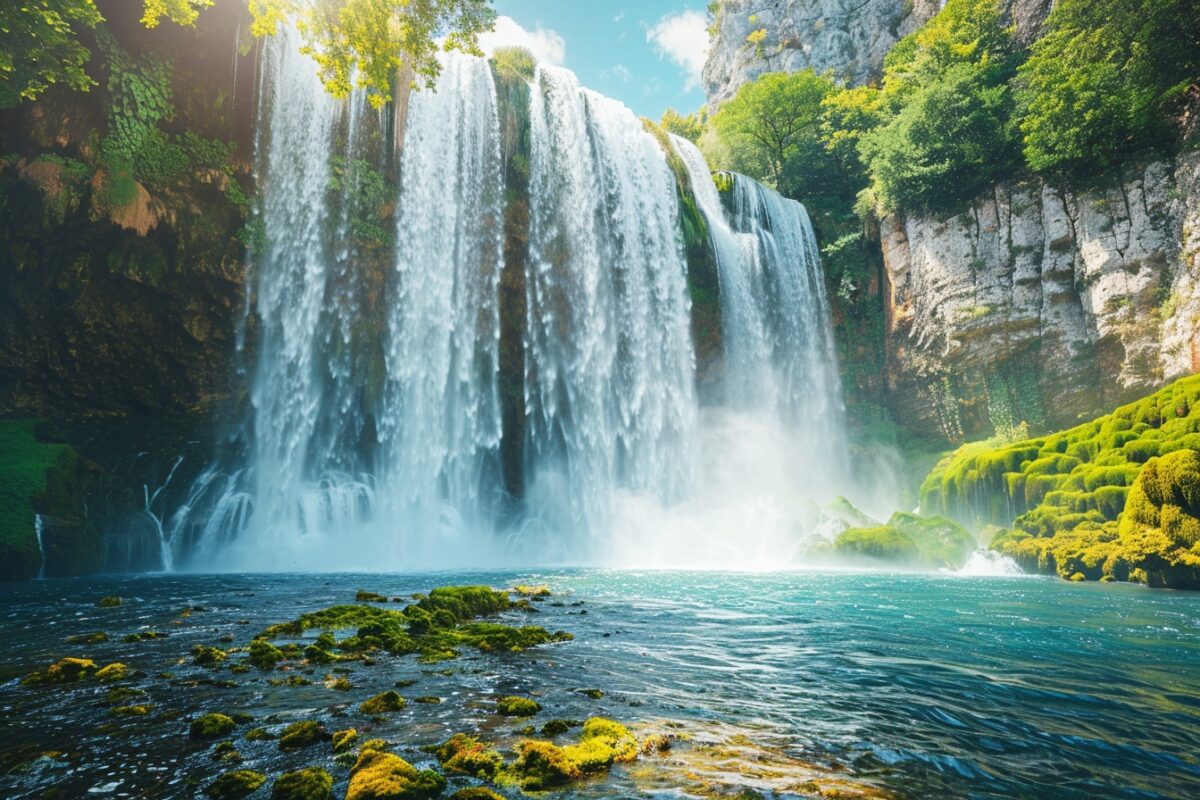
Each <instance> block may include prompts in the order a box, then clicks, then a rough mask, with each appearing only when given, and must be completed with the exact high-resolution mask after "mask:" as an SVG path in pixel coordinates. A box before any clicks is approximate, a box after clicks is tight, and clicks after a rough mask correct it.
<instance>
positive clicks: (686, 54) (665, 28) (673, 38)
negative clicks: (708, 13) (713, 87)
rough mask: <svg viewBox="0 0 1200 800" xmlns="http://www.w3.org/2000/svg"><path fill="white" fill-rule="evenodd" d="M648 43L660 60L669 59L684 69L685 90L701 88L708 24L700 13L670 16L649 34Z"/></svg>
mask: <svg viewBox="0 0 1200 800" xmlns="http://www.w3.org/2000/svg"><path fill="white" fill-rule="evenodd" d="M646 41H647V42H651V43H652V44H653V45H654V49H655V50H657V51H658V53H659V56H660V57H661V56H666V57H667V58H669V59H671V60H672V61H674V62H675V63H676V64H678V65H679V66H680V67H682V68H683V72H684V74H685V75H686V76H687V83H686V84H685V85H684V89H694V88H696V87H697V86H699V85H700V71H701V70H702V69H704V59H706V58H707V57H708V48H709V41H708V20H707V19H706V18H705V16H704V14H703V13H701V12H699V11H693V10H688V11H681V12H679V13H678V14H667V15H666V16H664V17H663V18H662V19H660V20H659V21H658V23H657V24H655V25H653V26H652V27H650V28H649V29H648V30H647V31H646Z"/></svg>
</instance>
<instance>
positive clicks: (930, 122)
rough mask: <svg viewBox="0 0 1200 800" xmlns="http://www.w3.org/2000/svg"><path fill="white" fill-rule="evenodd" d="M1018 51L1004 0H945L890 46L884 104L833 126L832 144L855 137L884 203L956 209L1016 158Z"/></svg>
mask: <svg viewBox="0 0 1200 800" xmlns="http://www.w3.org/2000/svg"><path fill="white" fill-rule="evenodd" d="M1018 59H1019V55H1018V52H1017V49H1016V46H1015V44H1014V42H1013V37H1012V29H1011V27H1010V26H1008V25H1007V24H1006V18H1005V14H1004V11H1003V9H1002V8H1001V7H1000V3H999V2H998V0H949V2H947V3H946V6H945V8H943V9H942V11H941V12H940V13H939V14H938V15H937V16H935V17H934V18H933V19H932V20H930V22H929V23H928V24H926V25H925V26H924V27H922V28H921V29H920V30H918V31H917V32H915V33H913V34H911V35H910V36H908V37H906V38H905V39H904V40H902V41H901V42H900V43H899V44H897V46H896V47H895V48H894V49H893V50H892V52H891V53H890V54H889V56H888V58H887V59H886V62H885V67H884V78H883V88H882V91H881V94H880V98H879V103H880V105H878V106H876V105H874V103H870V104H863V105H865V106H866V109H868V110H869V111H870V113H866V112H865V111H864V113H863V114H861V115H860V117H859V119H858V120H857V123H865V124H867V125H868V126H869V127H868V128H867V129H866V130H856V129H854V128H851V129H850V130H848V131H846V132H843V134H842V137H841V138H840V139H839V138H838V137H836V136H833V135H831V134H830V132H829V131H828V130H827V131H826V141H827V146H828V145H830V144H832V145H834V147H835V148H836V147H837V146H838V143H839V142H840V143H841V146H842V149H843V151H844V147H845V144H846V142H848V141H851V140H854V139H857V147H858V151H859V154H860V156H861V157H862V159H863V162H864V164H865V165H866V167H867V170H868V172H869V173H870V177H871V187H870V189H871V194H872V195H873V197H874V201H875V203H876V206H877V208H878V210H882V211H891V210H894V209H895V208H897V207H900V206H904V207H907V208H912V209H914V210H918V211H943V210H952V209H953V208H955V207H956V206H958V205H959V204H960V203H961V202H962V201H963V200H965V199H968V198H970V197H971V196H973V195H974V194H976V193H977V192H978V191H979V190H980V189H982V188H984V187H985V186H987V185H988V184H989V183H991V182H994V181H996V180H998V179H999V178H1000V177H1002V176H1003V175H1005V174H1006V173H1008V172H1009V171H1010V170H1011V169H1012V168H1013V166H1014V165H1015V164H1016V163H1017V157H1018V153H1019V141H1018V137H1017V134H1016V130H1015V125H1014V122H1013V120H1014V110H1013V101H1012V96H1011V91H1010V89H1009V85H1008V84H1009V81H1010V80H1011V79H1012V77H1013V75H1014V74H1015V70H1016V65H1017V62H1018ZM864 99H865V98H864ZM879 117H883V118H884V121H882V122H880V120H879ZM843 119H845V117H843ZM850 121H851V122H855V120H850Z"/></svg>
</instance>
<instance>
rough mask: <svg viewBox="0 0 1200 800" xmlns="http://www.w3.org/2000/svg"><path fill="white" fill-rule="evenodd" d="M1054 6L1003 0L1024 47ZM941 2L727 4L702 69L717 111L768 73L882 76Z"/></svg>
mask: <svg viewBox="0 0 1200 800" xmlns="http://www.w3.org/2000/svg"><path fill="white" fill-rule="evenodd" d="M1051 2H1052V0H1006V5H1007V6H1008V8H1009V11H1010V13H1011V15H1012V20H1013V24H1014V25H1015V26H1016V30H1017V38H1018V40H1020V41H1022V42H1029V41H1032V40H1033V39H1034V38H1036V37H1037V34H1038V30H1039V28H1040V26H1041V23H1042V20H1044V19H1045V17H1046V14H1047V13H1049V11H1050V5H1051ZM944 4H945V3H944V0H722V2H721V3H719V5H718V11H717V13H716V17H715V36H714V38H713V44H712V49H711V50H710V51H709V55H708V61H707V62H706V63H705V65H704V88H705V91H706V93H707V95H708V102H709V107H710V110H711V109H715V108H716V107H717V106H719V105H720V104H721V103H723V102H724V101H726V100H728V99H729V98H730V97H733V95H734V93H736V92H737V90H738V87H740V86H741V85H742V84H743V83H745V82H746V81H749V80H753V79H754V78H756V77H758V76H759V75H761V74H763V73H764V72H794V71H797V70H802V69H806V68H810V67H811V68H812V69H814V70H816V71H817V72H825V71H826V70H832V71H833V73H834V75H835V76H836V77H837V78H839V79H840V80H844V81H847V82H849V83H851V84H861V83H868V82H871V81H873V80H875V79H876V78H878V77H879V74H880V72H881V71H882V68H883V57H884V56H885V55H887V52H888V50H889V49H891V47H892V45H894V44H895V43H896V42H897V41H899V40H900V39H902V38H903V37H905V36H907V35H908V34H910V33H912V32H913V31H915V30H916V29H917V28H919V27H921V26H922V25H924V24H925V23H926V22H927V21H929V19H930V18H931V17H933V16H934V15H935V14H936V13H937V12H938V11H939V10H940V9H941V7H942V6H943V5H944Z"/></svg>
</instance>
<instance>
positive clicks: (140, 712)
mask: <svg viewBox="0 0 1200 800" xmlns="http://www.w3.org/2000/svg"><path fill="white" fill-rule="evenodd" d="M151 709H152V706H148V705H138V706H114V707H113V708H110V709H109V710H108V713H109V714H111V715H113V716H114V717H144V716H146V715H147V714H149V713H150V711H151Z"/></svg>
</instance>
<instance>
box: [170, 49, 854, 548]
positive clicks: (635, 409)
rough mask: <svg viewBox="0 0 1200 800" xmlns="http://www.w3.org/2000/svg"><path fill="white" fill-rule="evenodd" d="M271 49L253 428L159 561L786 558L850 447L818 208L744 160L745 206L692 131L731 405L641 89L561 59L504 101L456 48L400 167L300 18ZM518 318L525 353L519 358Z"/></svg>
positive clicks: (265, 92) (265, 82)
mask: <svg viewBox="0 0 1200 800" xmlns="http://www.w3.org/2000/svg"><path fill="white" fill-rule="evenodd" d="M264 62H265V63H264V67H263V73H262V77H261V90H260V94H261V97H260V122H259V130H258V132H257V134H256V135H257V137H258V143H257V150H258V153H257V164H258V167H257V169H258V179H259V184H260V188H261V192H262V202H261V206H260V214H261V220H262V223H263V225H262V227H263V231H264V236H263V241H262V244H261V246H260V247H259V248H257V249H256V251H255V253H254V254H253V260H252V261H253V263H252V268H251V284H250V286H251V289H252V292H253V303H252V305H251V307H250V308H251V311H250V313H251V314H252V316H251V317H248V324H247V326H246V327H247V330H248V331H253V334H254V335H253V338H252V341H253V345H254V346H253V350H252V351H251V352H253V353H255V354H256V355H255V359H256V360H254V361H253V363H252V365H251V370H252V373H253V376H252V380H251V392H250V398H249V400H250V404H249V410H248V415H247V418H246V419H245V422H244V424H243V425H242V427H241V428H240V429H239V430H240V434H238V435H237V436H236V437H234V438H235V439H236V440H237V441H239V442H241V443H242V444H241V445H240V447H236V448H233V449H232V450H231V454H230V455H227V456H226V457H225V458H224V459H223V460H222V461H221V462H220V463H216V464H213V465H212V466H211V467H210V468H209V469H207V470H206V471H205V472H204V473H203V474H202V475H201V476H200V478H199V479H198V480H196V481H195V483H194V484H193V486H192V488H191V491H190V493H189V497H188V499H187V501H186V502H185V503H183V504H182V505H181V506H180V507H179V508H178V509H176V510H175V512H174V513H173V514H172V515H171V516H170V518H169V519H168V520H167V521H166V523H165V524H164V525H162V526H160V527H162V528H163V533H162V541H163V542H164V551H163V562H164V565H165V566H167V567H168V568H170V567H172V566H173V567H175V568H185V569H186V568H204V569H211V568H217V569H296V568H299V569H359V568H365V569H370V568H387V569H398V568H409V567H416V566H465V565H468V564H487V565H495V564H497V563H501V562H502V561H503V560H504V559H505V558H509V559H519V560H522V561H524V562H525V563H542V562H548V561H601V562H605V561H614V560H616V561H621V560H624V561H630V562H637V561H639V560H642V561H643V562H646V563H672V562H673V559H674V560H677V559H678V556H679V554H680V553H686V554H688V555H689V556H694V555H696V554H703V556H702V558H703V559H704V560H705V561H706V562H708V563H725V564H727V563H733V562H734V560H742V559H743V558H744V557H745V556H747V554H748V555H749V557H750V558H751V559H752V560H755V561H756V562H757V561H762V560H764V559H766V560H770V559H771V558H776V559H780V558H781V559H784V560H786V559H787V558H788V557H789V553H790V552H791V549H793V548H794V542H795V540H796V539H797V537H798V533H797V532H798V531H799V532H800V533H802V532H803V530H804V529H805V527H806V526H807V525H808V524H809V523H808V521H807V519H808V516H811V515H810V514H809V510H810V506H811V502H810V499H809V498H810V495H812V494H813V492H809V491H807V490H808V489H810V488H812V487H811V486H808V485H807V484H811V483H815V484H819V485H820V487H822V489H823V488H825V487H827V486H828V485H829V484H830V483H831V481H832V479H833V476H834V475H835V474H840V471H841V469H842V464H843V461H844V442H843V441H842V439H841V429H842V425H841V408H840V402H841V401H840V389H839V386H838V381H837V370H836V361H835V360H834V355H833V350H832V340H831V337H830V333H829V319H828V311H827V306H826V303H825V297H824V288H823V279H822V276H821V273H820V264H819V259H818V256H817V251H816V244H815V238H814V237H813V234H812V228H811V226H810V225H809V223H808V218H807V215H806V214H805V213H804V209H803V206H801V205H800V204H798V203H795V202H793V201H789V200H784V199H783V198H781V197H779V196H778V195H776V194H774V193H773V192H771V191H770V190H768V189H765V188H764V187H762V186H760V185H759V184H757V183H755V182H753V181H750V180H749V179H746V178H742V177H740V176H734V177H733V178H732V180H733V183H734V192H733V196H732V198H730V199H728V200H727V201H724V202H723V201H722V198H721V196H720V193H718V191H717V189H716V186H715V184H714V182H713V179H712V176H711V175H710V174H709V172H708V167H707V165H706V164H705V162H704V159H703V157H702V156H701V155H700V153H699V152H698V151H697V150H696V149H695V147H694V146H692V145H691V144H690V143H687V142H684V141H682V140H675V141H674V148H675V149H676V151H677V152H678V154H679V155H680V157H681V158H682V159H683V161H684V163H685V165H686V167H687V172H688V174H689V175H690V177H691V184H692V191H693V193H694V195H695V198H696V201H697V204H698V206H699V207H700V209H701V210H702V212H703V214H704V216H705V218H706V219H707V221H708V224H709V228H710V238H711V245H712V248H713V251H714V253H715V255H716V262H717V265H718V271H719V286H720V294H721V299H720V312H721V317H722V321H721V325H722V338H723V347H724V350H725V358H724V361H725V377H724V392H723V393H722V398H721V399H720V405H719V407H712V408H710V407H707V406H705V405H704V404H703V403H702V402H701V400H700V397H699V394H698V392H697V389H696V355H695V350H694V345H693V342H692V334H691V325H692V313H693V309H692V304H691V299H690V294H689V268H690V266H689V263H688V260H687V257H686V256H685V249H684V242H683V235H682V228H681V219H680V214H681V210H680V202H679V191H680V189H679V188H678V181H677V176H676V174H675V173H674V172H673V170H672V168H671V166H670V164H669V163H668V159H667V153H665V152H664V150H663V146H662V145H661V144H660V142H659V140H658V139H656V138H655V137H654V136H653V135H651V134H650V133H648V132H647V131H646V130H645V128H644V126H643V123H642V122H641V121H640V120H639V119H638V118H637V117H636V116H635V115H634V114H633V113H632V112H631V111H630V110H629V109H628V108H626V107H625V106H624V105H622V104H621V103H619V102H617V101H615V100H612V99H609V98H606V97H604V96H602V95H599V94H596V93H595V92H592V91H590V90H587V89H585V88H583V87H581V86H580V85H579V83H578V81H577V80H576V78H575V76H574V75H573V74H571V73H570V72H568V71H566V70H563V69H560V68H556V67H549V66H539V67H538V68H537V71H536V73H535V75H534V76H533V79H532V81H531V82H530V83H529V85H528V91H527V92H523V91H522V92H515V93H514V92H511V91H507V90H506V91H505V93H504V95H503V102H504V103H506V104H508V105H507V106H505V107H504V108H501V105H502V103H501V98H500V95H499V94H498V92H497V86H496V78H495V76H494V75H493V71H492V68H491V66H490V65H489V63H488V62H487V61H485V60H483V59H480V58H474V57H470V56H464V55H447V56H446V57H445V58H444V59H443V69H442V74H441V76H440V77H439V80H438V84H437V87H436V89H424V90H420V91H415V92H413V93H412V95H411V96H410V98H409V99H408V108H407V113H406V114H404V115H403V120H404V123H403V124H404V130H403V131H400V132H398V136H397V138H399V139H402V141H403V146H402V147H401V148H400V149H399V150H398V154H397V163H396V164H395V165H394V171H393V170H392V168H391V167H389V166H388V165H389V163H390V156H389V151H388V147H387V145H388V142H387V136H386V129H387V125H386V119H385V118H384V117H382V116H381V115H379V114H378V113H377V112H375V111H374V110H372V109H371V108H370V107H369V106H368V105H367V104H366V103H365V102H364V98H363V96H362V95H361V94H358V93H355V94H352V96H351V97H350V98H349V99H347V100H344V101H338V100H335V99H332V98H331V97H329V96H328V95H327V94H326V93H325V91H324V89H323V88H322V86H321V84H320V82H319V80H318V79H317V77H316V71H315V68H314V65H313V63H312V61H311V59H310V58H309V57H308V56H305V55H302V54H301V53H300V52H299V48H298V39H297V37H296V34H295V33H294V32H290V33H284V34H282V35H280V36H278V37H276V38H275V39H274V40H273V41H271V42H270V43H269V44H268V45H267V48H266V51H265V56H264ZM508 80H511V78H509V79H508ZM513 98H521V99H520V100H519V101H518V100H514V99H513ZM517 102H520V103H521V105H522V106H523V107H513V104H515V103H517ZM526 104H527V107H525V106H526ZM502 119H503V120H505V122H504V124H503V125H502ZM514 120H516V122H514ZM521 120H524V122H523V123H522V122H520V121H521ZM514 124H516V125H522V124H523V125H524V126H525V128H524V133H521V132H520V131H518V132H517V141H520V140H521V137H525V138H524V141H525V142H526V143H527V144H526V149H525V150H524V151H521V150H519V149H518V150H517V151H513V150H512V149H511V147H512V145H511V141H513V139H512V136H513V127H512V126H513V125H514ZM505 126H507V127H505ZM505 142H509V143H510V144H505ZM522 153H524V154H525V155H522ZM514 159H517V163H515V164H514V161H513V160H514ZM521 159H524V160H521ZM514 168H516V169H519V170H524V176H525V177H524V179H523V181H524V182H522V183H521V184H520V186H521V188H520V190H519V193H518V194H514V189H513V184H512V183H511V181H512V180H513V179H512V177H511V175H512V172H513V170H514ZM370 181H374V183H370ZM526 186H527V188H525V187H526ZM368 190H370V191H374V192H376V195H377V194H378V193H379V192H384V193H385V194H386V193H393V194H392V198H387V197H384V198H383V208H385V209H386V211H384V210H380V209H378V208H376V207H375V206H373V205H371V206H370V207H367V208H365V209H364V207H363V204H364V202H365V201H364V200H363V197H364V196H365V194H366V193H367V191H368ZM376 195H372V196H376ZM514 198H516V199H515V200H514ZM523 201H524V202H527V210H528V214H527V217H522V216H521V215H518V217H517V219H518V220H523V221H522V222H520V223H519V225H518V227H517V228H515V229H513V230H512V231H509V229H508V228H507V227H506V226H507V225H508V224H509V223H508V222H507V219H508V217H507V216H506V215H507V213H508V208H509V204H510V203H512V202H523ZM374 202H376V203H378V202H379V200H378V198H377V199H376V200H375V201H374ZM726 206H728V208H726ZM381 228H386V229H387V230H386V231H384V232H383V233H380V232H379V229H381ZM364 229H369V230H370V231H373V232H374V233H375V236H374V239H373V240H369V237H368V239H364V236H363V235H362V231H363V230H364ZM506 231H508V233H507V235H508V236H509V237H512V236H514V235H515V236H516V238H515V239H512V238H506ZM514 231H515V233H514ZM510 250H511V251H513V252H510ZM514 252H515V253H516V254H517V255H513V253H514ZM502 285H508V286H510V287H512V286H516V287H518V291H519V292H521V293H522V294H523V298H522V299H523V303H522V304H520V305H519V311H514V310H513V309H514V308H518V306H513V305H512V301H511V300H509V301H503V300H502V297H505V296H509V297H511V296H512V295H511V292H510V293H509V295H505V292H504V290H503V289H502ZM505 302H508V303H509V306H507V308H508V311H506V310H505V308H506V306H505V305H504V303H505ZM506 313H507V314H508V315H509V316H507V317H506V316H505V314H506ZM517 313H519V314H520V317H517V318H514V316H513V315H514V314H517ZM249 322H253V323H254V324H249ZM506 325H507V329H508V330H515V331H517V332H518V333H517V337H518V338H516V339H515V340H513V341H512V342H510V345H508V346H513V345H514V344H515V346H516V347H518V348H519V349H520V351H521V354H520V358H519V360H518V361H517V362H516V363H518V364H520V365H522V366H518V367H517V369H516V372H517V373H518V374H507V373H505V371H504V370H503V369H502V368H501V363H502V360H503V359H502V354H501V345H502V329H505V326H506ZM239 341H241V340H240V339H239ZM506 341H507V340H506ZM506 352H508V351H506ZM509 363H513V362H511V361H510V362H509ZM504 387H508V388H504ZM505 397H507V398H509V399H508V400H505V399H503V398H505ZM505 403H509V404H516V407H515V409H513V410H514V411H515V413H516V414H517V415H519V418H520V420H521V424H520V426H519V427H518V428H517V429H516V431H517V432H516V434H514V433H513V432H512V431H510V430H507V429H506V428H507V423H506V422H505V420H506V418H507V417H506V411H505V408H507V407H508V406H505ZM506 436H508V437H509V438H508V439H507V440H506ZM506 442H507V443H508V446H506V447H502V445H504V444H505V443H506ZM514 442H515V444H514ZM514 454H515V455H514ZM506 459H507V460H506ZM513 459H518V460H519V463H517V462H514V461H513ZM514 469H515V474H516V475H517V476H518V478H519V480H518V481H516V482H515V483H514V482H513V481H512V480H511V476H512V475H513V474H514ZM514 485H515V486H516V487H517V488H516V489H515V490H514V489H513V486H514ZM792 495H796V496H797V498H799V499H796V498H793V497H792ZM780 496H783V497H785V501H784V502H780V501H779V499H778V498H779V497H780ZM806 504H807V505H806ZM156 519H157V517H156ZM763 531H765V533H760V532H763ZM747 542H748V543H749V544H748V545H747ZM693 544H694V545H696V546H695V547H693V546H692V545H693ZM735 556H736V559H735V558H734V557H735Z"/></svg>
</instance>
